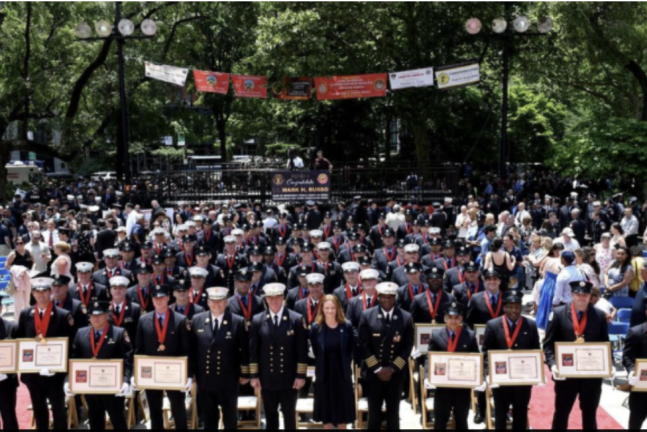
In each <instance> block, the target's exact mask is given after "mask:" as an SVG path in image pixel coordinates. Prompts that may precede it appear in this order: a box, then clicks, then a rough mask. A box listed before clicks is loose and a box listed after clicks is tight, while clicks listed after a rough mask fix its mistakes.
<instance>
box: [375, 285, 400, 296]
mask: <svg viewBox="0 0 647 432" xmlns="http://www.w3.org/2000/svg"><path fill="white" fill-rule="evenodd" d="M375 289H376V290H377V293H378V294H379V295H393V296H394V295H398V285H397V284H395V283H393V282H383V283H381V284H378V285H377V287H376V288H375Z"/></svg>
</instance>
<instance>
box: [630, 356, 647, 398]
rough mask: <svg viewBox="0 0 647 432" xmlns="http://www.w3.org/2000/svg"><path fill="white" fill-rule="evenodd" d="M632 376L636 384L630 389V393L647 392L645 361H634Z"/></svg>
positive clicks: (646, 366)
mask: <svg viewBox="0 0 647 432" xmlns="http://www.w3.org/2000/svg"><path fill="white" fill-rule="evenodd" d="M634 375H635V377H636V378H637V379H638V383H637V384H636V385H635V386H633V387H631V391H632V392H647V359H638V360H636V365H635V367H634Z"/></svg>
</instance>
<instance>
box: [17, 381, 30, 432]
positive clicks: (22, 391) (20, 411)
mask: <svg viewBox="0 0 647 432" xmlns="http://www.w3.org/2000/svg"><path fill="white" fill-rule="evenodd" d="M29 405H31V399H30V397H29V390H27V387H25V385H24V384H20V387H19V388H18V400H17V403H16V415H17V416H18V424H19V425H20V429H22V430H25V429H31V411H27V407H28V406H29Z"/></svg>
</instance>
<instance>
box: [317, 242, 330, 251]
mask: <svg viewBox="0 0 647 432" xmlns="http://www.w3.org/2000/svg"><path fill="white" fill-rule="evenodd" d="M331 249H332V245H331V244H330V243H328V242H321V243H319V244H318V245H317V250H331Z"/></svg>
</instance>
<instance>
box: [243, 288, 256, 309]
mask: <svg viewBox="0 0 647 432" xmlns="http://www.w3.org/2000/svg"><path fill="white" fill-rule="evenodd" d="M251 292H252V294H256V284H253V285H252V289H251ZM243 302H244V303H245V306H247V297H245V298H244V300H243Z"/></svg>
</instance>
